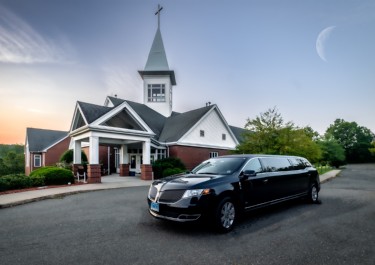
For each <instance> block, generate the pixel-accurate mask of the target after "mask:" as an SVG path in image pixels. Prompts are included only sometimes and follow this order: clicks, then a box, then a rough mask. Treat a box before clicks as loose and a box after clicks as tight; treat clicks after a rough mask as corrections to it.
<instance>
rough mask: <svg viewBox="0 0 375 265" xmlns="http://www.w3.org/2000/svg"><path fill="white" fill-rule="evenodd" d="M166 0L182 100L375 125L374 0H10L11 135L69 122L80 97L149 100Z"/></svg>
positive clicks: (1, 62)
mask: <svg viewBox="0 0 375 265" xmlns="http://www.w3.org/2000/svg"><path fill="white" fill-rule="evenodd" d="M158 4H160V5H161V6H162V7H163V10H162V11H161V16H160V29H161V33H162V37H163V42H164V47H165V50H166V54H167V59H168V63H169V67H170V69H171V70H174V71H175V75H176V81H177V85H176V86H174V88H173V110H174V111H177V112H184V111H189V110H192V109H196V108H200V107H204V106H205V104H206V102H211V103H212V104H217V106H218V107H219V109H220V111H221V113H222V114H223V116H224V118H225V119H226V121H227V123H228V124H229V125H233V126H237V127H242V128H243V127H244V126H245V124H246V122H247V120H248V119H254V118H256V116H259V115H260V114H261V113H263V112H265V111H267V110H268V109H271V108H273V107H276V108H277V110H278V112H279V113H280V114H281V116H282V117H283V119H284V121H285V122H287V121H292V122H293V123H294V124H295V125H296V126H299V127H304V126H310V127H312V128H313V129H314V130H315V131H318V132H319V133H320V134H324V132H325V131H326V129H327V128H328V127H329V126H330V125H331V124H333V122H334V121H335V119H338V118H340V119H344V120H345V121H350V122H351V121H354V122H356V123H357V124H358V125H360V126H364V127H366V128H368V129H370V130H371V131H372V132H375V104H374V99H375V1H373V0H361V1H358V0H303V1H301V0H283V1H280V0H231V1H229V0H185V1H184V0H165V1H164V0H158V1H154V0H133V1H131V0H64V1H60V0H32V1H30V0H0V144H24V143H25V135H26V128H27V127H33V128H42V129H52V130H63V131H68V130H69V129H70V125H71V122H72V119H73V114H74V113H73V112H74V109H75V106H76V102H77V101H83V102H88V103H93V104H98V105H103V104H104V101H105V99H106V97H107V96H114V95H117V96H118V97H119V98H122V99H126V100H131V101H135V102H140V103H143V102H142V100H143V97H142V96H143V85H142V84H143V83H142V78H141V77H140V75H139V74H138V71H139V70H143V69H144V67H145V64H146V61H147V57H148V53H149V51H150V48H151V44H152V41H153V38H154V35H155V32H156V29H157V16H155V12H156V10H157V6H158Z"/></svg>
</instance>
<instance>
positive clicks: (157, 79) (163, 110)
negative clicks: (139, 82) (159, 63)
mask: <svg viewBox="0 0 375 265" xmlns="http://www.w3.org/2000/svg"><path fill="white" fill-rule="evenodd" d="M143 80H144V81H143V103H144V104H145V105H147V106H148V107H150V108H151V109H153V110H155V111H157V112H159V113H160V114H162V115H164V116H165V117H169V116H170V115H171V113H172V97H171V96H172V93H170V92H171V91H172V89H173V88H172V84H171V81H170V77H169V76H147V75H145V76H143ZM149 84H165V102H148V94H147V91H148V85H149Z"/></svg>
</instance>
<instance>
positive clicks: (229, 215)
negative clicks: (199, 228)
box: [221, 202, 236, 228]
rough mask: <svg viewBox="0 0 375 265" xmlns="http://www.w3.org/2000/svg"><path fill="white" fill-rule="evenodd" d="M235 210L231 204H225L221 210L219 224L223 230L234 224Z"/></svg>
mask: <svg viewBox="0 0 375 265" xmlns="http://www.w3.org/2000/svg"><path fill="white" fill-rule="evenodd" d="M235 212H236V211H235V208H234V205H233V203H231V202H226V203H224V205H223V207H222V208H221V224H222V226H223V227H224V228H230V227H231V226H232V225H233V223H234V218H235Z"/></svg>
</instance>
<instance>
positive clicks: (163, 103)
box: [138, 5, 176, 117]
mask: <svg viewBox="0 0 375 265" xmlns="http://www.w3.org/2000/svg"><path fill="white" fill-rule="evenodd" d="M162 9H163V8H162V7H160V5H159V6H158V11H157V12H156V13H155V15H158V28H157V30H156V34H155V37H154V41H153V43H152V46H151V50H150V53H149V55H148V58H147V62H146V66H145V69H144V70H143V71H138V72H139V74H140V75H141V77H142V79H143V103H144V104H145V105H147V106H149V107H150V108H152V109H154V110H156V111H157V112H159V113H160V114H162V115H164V116H166V117H169V116H170V115H171V113H172V86H174V85H176V79H175V75H174V71H171V70H169V66H168V61H167V56H166V53H165V49H164V44H163V39H162V37H161V32H160V11H161V10H162Z"/></svg>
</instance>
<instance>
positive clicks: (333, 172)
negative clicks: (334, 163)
mask: <svg viewBox="0 0 375 265" xmlns="http://www.w3.org/2000/svg"><path fill="white" fill-rule="evenodd" d="M340 173H341V170H339V169H334V170H331V171H328V172H327V173H324V174H323V175H321V176H320V178H322V177H323V180H321V181H320V183H321V184H322V183H325V182H328V181H330V180H331V179H333V178H336V177H337V176H338V175H340Z"/></svg>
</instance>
